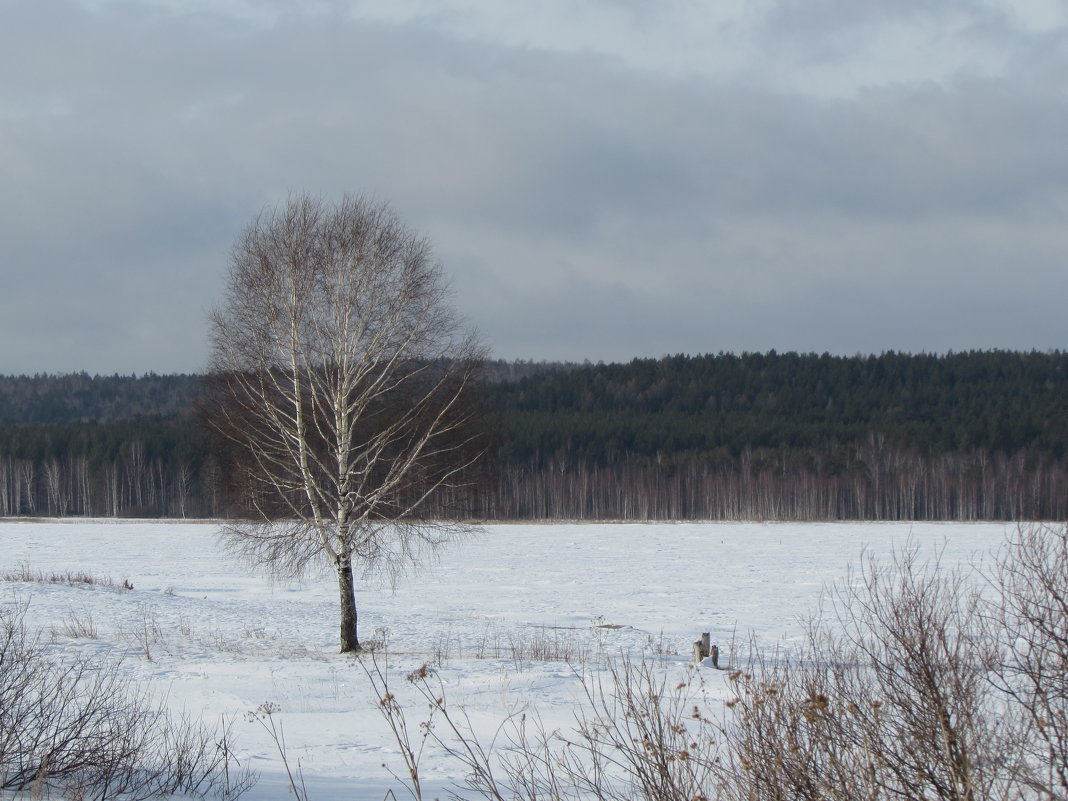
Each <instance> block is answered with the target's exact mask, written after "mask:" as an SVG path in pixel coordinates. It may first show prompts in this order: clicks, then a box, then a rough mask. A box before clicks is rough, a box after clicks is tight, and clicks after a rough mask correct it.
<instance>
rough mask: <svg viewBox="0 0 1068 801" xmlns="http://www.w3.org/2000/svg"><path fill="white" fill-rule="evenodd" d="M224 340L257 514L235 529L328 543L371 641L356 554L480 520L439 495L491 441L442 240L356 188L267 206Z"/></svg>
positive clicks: (220, 361) (346, 624)
mask: <svg viewBox="0 0 1068 801" xmlns="http://www.w3.org/2000/svg"><path fill="white" fill-rule="evenodd" d="M211 339H212V348H213V356H212V364H211V378H210V379H209V385H208V387H209V391H208V393H207V396H208V398H209V400H208V407H207V413H208V418H209V421H210V423H211V424H212V426H213V427H214V428H215V430H216V431H217V432H219V433H220V434H221V435H222V438H223V439H224V440H225V441H226V442H228V443H229V446H230V447H229V453H230V457H231V459H230V467H231V470H232V471H234V473H233V475H232V478H233V480H234V481H236V482H237V483H238V484H239V485H240V488H241V490H242V492H243V494H244V498H245V501H246V508H247V510H248V512H249V513H250V514H249V517H250V518H251V519H250V520H248V521H246V522H242V523H239V524H234V525H231V526H228V527H227V529H226V533H225V537H226V540H227V541H228V543H229V545H230V546H231V547H232V549H233V550H235V551H236V552H237V553H239V554H240V555H242V556H244V557H247V558H249V559H250V560H251V561H253V562H255V563H258V564H260V565H264V566H267V567H268V568H270V569H271V570H272V571H274V572H275V573H277V574H282V575H297V574H300V573H301V572H303V571H304V570H305V569H306V568H307V567H308V566H309V565H311V564H312V563H314V562H315V561H317V560H321V559H323V558H324V557H325V559H327V560H328V561H329V563H330V564H331V565H332V566H333V569H334V570H335V571H336V573H337V577H338V586H339V593H340V603H341V650H342V651H343V652H345V651H358V650H360V643H359V639H358V637H357V614H356V602H355V590H354V580H353V563H354V562H355V563H357V564H358V565H359V566H360V567H362V568H365V569H367V568H377V567H383V568H386V569H393V568H395V567H397V566H398V565H403V564H405V563H411V562H412V561H414V560H417V559H419V558H420V557H421V556H422V555H423V554H424V553H425V550H426V548H428V547H429V548H434V547H436V546H438V545H439V544H441V543H442V542H443V541H445V540H446V539H447V538H448V537H449V536H450V535H453V534H455V533H457V532H458V531H461V530H464V527H463V526H462V525H460V524H458V523H446V522H442V521H441V520H440V519H439V520H437V521H433V520H430V519H428V517H427V515H426V513H425V512H426V509H427V501H428V499H430V498H431V497H436V498H438V499H440V498H443V497H444V498H453V497H455V496H456V495H457V493H458V492H460V491H461V490H462V489H463V487H465V486H466V485H467V484H468V483H469V479H468V478H467V475H468V473H469V470H470V468H471V467H472V466H473V465H474V463H475V462H476V461H477V459H478V457H479V455H480V453H481V450H482V448H481V447H480V445H479V439H480V438H479V434H478V426H477V425H476V424H477V418H478V414H477V409H476V406H475V405H474V404H473V403H472V397H473V395H472V392H473V385H474V383H475V379H476V373H477V370H478V368H479V366H480V365H481V362H482V359H483V350H482V348H481V346H480V345H479V343H478V341H477V338H476V337H475V335H474V334H473V333H471V332H470V331H469V330H467V329H466V328H465V327H464V325H463V324H462V321H461V320H460V319H459V318H458V316H457V315H456V314H455V313H454V311H453V310H452V308H451V306H450V304H449V302H448V289H447V285H446V282H445V280H444V277H443V273H442V269H441V267H440V265H439V264H438V263H437V262H436V261H435V260H434V258H433V255H432V252H431V248H430V245H429V243H428V242H427V240H426V239H425V238H423V237H420V236H418V235H416V234H415V233H413V232H412V231H411V230H409V229H408V228H407V227H406V226H405V225H403V224H402V223H401V221H400V220H399V219H398V217H397V215H396V214H395V213H394V212H393V211H392V210H391V209H390V208H389V207H388V206H387V205H385V204H382V203H377V202H372V201H369V200H366V199H363V198H353V197H345V198H344V199H342V200H341V201H340V202H339V203H337V204H336V205H329V204H326V203H324V202H323V201H321V200H317V199H313V198H309V197H305V196H301V197H293V198H290V200H289V201H288V202H287V203H286V204H285V205H284V206H282V207H280V208H277V209H271V210H267V211H264V212H263V213H261V214H260V216H259V217H257V218H256V219H255V220H254V221H253V222H252V223H251V224H250V225H249V227H248V228H247V229H246V231H245V232H244V235H243V236H242V237H241V238H240V239H239V241H238V242H237V244H236V246H235V248H234V251H233V254H232V257H231V263H230V272H229V276H228V284H227V292H226V299H225V301H224V303H223V304H222V305H221V307H220V308H218V309H217V310H216V311H215V312H214V313H213V315H212V318H211ZM461 494H462V493H461Z"/></svg>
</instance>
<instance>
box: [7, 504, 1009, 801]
mask: <svg viewBox="0 0 1068 801" xmlns="http://www.w3.org/2000/svg"><path fill="white" fill-rule="evenodd" d="M1009 530H1010V527H1009V526H1007V525H1003V524H874V523H827V524H794V523H789V524H788V523H779V524H775V523H769V524H757V523H747V524H742V523H716V524H630V525H615V524H583V525H575V524H556V525H493V526H489V527H487V528H486V529H485V531H484V532H483V534H482V535H481V536H480V537H478V538H476V539H473V540H470V541H467V542H464V543H461V544H458V545H456V546H454V547H453V548H451V549H450V550H447V551H446V552H445V553H443V554H442V557H441V559H440V561H439V562H438V563H437V564H434V565H431V566H428V567H426V568H424V569H422V570H420V571H418V572H416V573H413V574H410V575H408V576H406V577H404V578H402V580H401V581H400V582H399V583H398V585H397V586H396V588H395V589H392V588H390V587H389V586H383V585H382V584H381V583H376V582H375V580H374V578H373V577H371V578H369V579H368V580H367V581H364V582H363V583H362V584H361V585H360V586H359V588H358V598H357V602H358V604H359V606H360V631H361V637H362V638H364V639H365V640H368V639H375V640H379V641H383V642H384V643H385V651H384V654H385V655H381V654H380V656H379V657H378V658H379V660H380V663H381V664H383V665H384V666H388V675H389V676H390V679H391V687H392V689H394V690H395V691H398V693H397V694H398V696H399V697H400V698H401V699H402V701H403V703H405V704H406V705H408V706H409V707H410V709H411V715H412V718H411V720H412V725H413V726H414V723H415V722H417V721H418V720H421V719H422V714H423V711H424V709H425V704H421V703H420V702H419V701H417V699H416V698H414V697H413V695H412V694H411V692H410V688H407V687H406V686H405V682H404V680H403V677H404V675H405V674H407V673H408V672H409V671H411V670H412V669H414V668H416V667H418V666H419V665H421V664H423V663H425V662H430V663H432V664H433V665H434V666H435V668H436V670H437V675H438V676H439V677H440V679H441V680H442V682H443V683H444V686H445V690H446V693H447V697H448V700H449V703H450V704H452V705H454V706H457V707H458V706H459V705H462V706H463V708H464V710H465V711H466V712H467V713H468V715H469V716H470V718H471V721H472V723H473V725H474V727H475V729H476V733H478V734H479V735H480V736H481V737H483V738H484V739H485V740H486V741H487V742H488V741H489V739H490V738H491V737H492V736H493V733H494V731H495V730H496V728H497V726H498V725H499V724H500V723H501V722H502V721H503V720H504V718H505V716H506V715H508V714H509V713H513V712H517V711H524V710H536V711H537V713H538V714H539V715H540V717H541V719H542V720H543V721H544V723H545V724H546V725H547V726H549V727H550V728H553V727H568V726H569V725H570V724H571V723H572V722H573V720H574V713H575V703H576V700H577V698H578V694H579V692H580V690H581V688H580V684H579V680H578V678H577V677H576V673H575V669H576V668H577V669H580V670H587V671H590V670H596V669H598V666H599V665H602V664H603V662H604V660H605V659H607V658H613V657H614V656H615V655H617V654H619V653H620V652H621V651H627V652H630V653H631V654H634V655H640V654H642V653H644V654H647V655H650V656H653V657H654V658H656V659H657V660H659V662H660V664H662V665H663V669H664V670H668V671H672V670H677V671H679V672H680V673H681V672H682V671H683V670H685V666H686V665H687V663H688V662H689V661H690V652H691V643H692V642H693V640H694V639H695V638H696V637H697V636H698V635H699V634H700V632H702V631H710V632H711V633H712V640H713V642H717V643H719V645H720V647H721V649H722V650H723V652H724V657H723V658H722V659H721V662H726V661H728V660H730V654H729V653H728V651H729V649H730V643H731V641H732V639H734V640H737V641H744V640H747V639H748V637H749V635H750V634H752V635H753V636H755V638H756V639H757V640H758V641H760V642H763V643H767V644H774V643H776V642H786V643H789V642H790V641H791V640H796V638H797V637H799V635H800V631H801V626H800V624H799V617H800V616H801V615H804V614H805V613H806V612H809V611H811V610H814V609H815V607H816V605H817V603H818V601H819V599H820V597H821V595H822V594H823V591H824V589H825V587H826V586H827V585H828V584H829V583H832V582H835V581H840V580H841V579H843V577H844V576H845V574H846V570H847V567H848V566H849V564H850V563H853V564H856V563H857V561H858V557H859V556H860V554H861V553H862V551H863V550H865V549H867V550H868V551H869V552H871V553H873V554H876V555H880V554H886V553H888V552H889V551H890V549H891V548H893V547H895V546H902V545H904V544H905V543H906V542H908V541H911V542H912V543H914V544H915V545H916V546H917V547H920V548H921V549H922V550H923V551H924V552H925V553H927V554H931V555H933V554H934V553H936V551H939V550H941V551H942V553H943V557H942V558H943V563H944V564H950V565H951V564H956V563H959V562H976V561H978V560H980V559H983V558H985V557H989V555H990V554H991V553H992V552H993V551H995V550H996V549H997V548H998V546H999V545H1000V544H1001V542H1002V541H1003V540H1004V538H1005V536H1006V533H1007V532H1008V531H1009ZM217 531H218V526H217V525H214V524H208V523H170V522H158V523H157V522H153V523H144V522H124V521H114V520H107V521H84V520H69V521H68V520H63V521H46V522H29V521H16V522H0V573H11V572H15V573H18V572H22V571H24V570H25V571H28V572H31V573H36V572H38V571H39V572H42V573H45V574H49V573H65V572H67V571H77V572H83V573H87V574H90V575H93V576H96V577H110V578H111V579H112V581H113V586H110V587H109V586H106V585H103V584H97V585H93V586H90V585H87V584H80V583H75V584H67V583H39V582H23V581H4V582H0V603H2V604H4V605H9V604H12V603H16V602H19V601H22V602H26V603H28V611H27V621H28V622H29V623H30V624H31V625H33V626H36V627H40V628H42V629H43V630H44V631H45V632H46V636H47V637H48V638H49V639H51V640H52V642H53V644H52V645H51V646H50V647H55V648H57V649H70V650H83V649H100V650H105V649H116V650H117V651H119V652H124V653H126V654H127V657H126V659H125V662H124V668H123V669H124V670H127V671H128V672H129V674H130V676H131V679H132V680H134V679H135V680H139V681H144V682H148V683H150V684H151V685H152V686H154V687H156V688H158V690H159V692H161V693H166V694H168V697H169V699H170V702H171V703H172V704H173V705H174V706H176V707H181V708H184V709H186V710H188V711H190V712H192V713H195V714H198V715H202V716H204V717H205V718H207V719H209V720H214V719H216V718H217V717H218V716H220V715H228V716H232V717H234V718H235V719H236V722H235V737H236V740H237V745H238V748H239V758H240V759H241V760H242V762H243V764H250V765H252V766H253V767H254V768H255V769H256V770H257V771H259V773H260V775H261V779H260V783H259V784H258V785H257V786H256V788H254V789H253V790H252V791H251V793H250V794H249V795H248V796H246V797H247V798H254V799H284V798H287V797H291V796H290V794H289V793H288V789H287V784H286V781H285V779H284V776H283V774H282V766H281V762H280V759H279V756H278V753H277V750H276V748H275V746H274V744H273V743H272V742H271V739H270V737H269V736H268V735H267V733H266V732H265V731H264V730H263V728H262V727H261V726H259V725H258V724H256V723H254V722H251V721H248V720H246V719H245V715H246V713H248V712H250V711H252V710H254V709H255V708H256V707H258V706H259V705H260V704H262V703H264V702H272V703H273V704H275V705H277V708H278V710H279V711H278V712H277V713H276V714H275V715H274V718H275V720H276V721H278V722H279V723H280V724H281V726H282V727H283V729H284V732H285V737H286V741H287V744H288V752H289V755H290V759H291V761H293V762H294V763H295V762H296V761H297V760H299V762H300V765H301V768H302V770H303V772H304V775H305V778H306V780H307V785H308V788H309V792H310V795H311V797H312V798H315V799H319V800H320V801H335V800H340V799H352V800H353V801H357V800H359V801H363V800H365V799H374V801H380V800H381V799H383V797H384V796H385V795H386V791H387V789H389V788H390V787H392V788H394V791H395V792H396V793H397V797H398V798H401V797H404V796H403V795H402V793H401V788H400V785H399V784H398V783H397V782H396V781H393V780H392V779H391V778H390V775H389V772H388V770H387V768H386V767H383V763H384V764H385V765H386V766H388V768H389V769H392V770H394V771H396V772H398V773H402V772H403V771H404V766H403V762H402V761H401V759H400V757H399V755H398V750H397V747H396V744H395V743H394V742H393V741H392V739H391V737H390V736H389V734H388V731H387V729H386V726H385V723H384V721H383V720H382V718H381V715H380V714H379V712H378V710H377V708H376V700H377V699H376V698H375V696H374V694H373V692H372V691H371V688H370V686H369V682H368V679H367V677H366V675H365V673H364V670H363V669H362V668H361V667H360V664H359V662H358V661H357V660H355V659H353V658H351V657H345V656H342V655H340V654H338V653H337V650H338V645H337V641H338V635H337V626H338V621H337V587H336V582H335V581H334V579H333V578H331V577H330V576H325V577H323V578H320V579H313V580H308V581H306V582H305V583H303V584H301V585H289V584H286V585H280V584H272V583H271V582H269V581H268V580H266V579H264V578H261V577H259V576H258V575H257V574H255V573H253V572H251V571H250V570H248V569H247V568H245V567H243V566H242V565H240V564H236V563H235V562H233V561H232V560H230V559H229V558H228V557H227V556H225V555H224V554H223V553H222V552H221V551H220V549H219V547H218V545H217V541H216V535H217ZM124 580H125V581H128V582H129V583H131V584H132V585H133V589H132V590H123V589H121V585H122V583H123V581H124ZM79 629H80V630H81V631H80V633H81V634H82V635H84V634H86V633H87V632H88V631H90V630H92V629H95V633H96V637H95V638H91V637H87V636H76V637H72V636H70V635H71V634H72V633H74V634H77V633H79ZM146 632H148V634H147V635H146ZM146 644H147V645H148V650H149V653H150V656H151V659H149V658H147V656H148V655H146V653H145V645H146ZM537 646H540V647H542V648H547V649H548V650H550V651H555V652H557V653H558V655H559V656H561V657H566V656H570V660H571V662H572V665H569V664H568V662H567V661H557V660H550V661H533V660H530V659H528V658H526V654H527V653H528V652H529V651H530V649H531V648H532V647H537ZM702 670H704V671H707V674H708V675H707V681H706V687H707V690H708V692H709V693H710V695H711V696H712V698H713V700H714V699H715V698H716V697H717V695H718V694H720V693H721V692H722V685H723V681H724V679H723V675H724V674H723V673H721V672H718V671H714V670H712V669H711V668H703V669H702ZM422 770H423V773H424V777H425V778H424V781H425V782H426V783H427V784H429V785H430V786H431V787H432V788H438V789H439V794H440V795H441V796H442V797H445V795H446V793H447V788H448V787H449V786H450V784H451V782H453V781H456V780H459V779H460V778H461V773H462V771H461V768H460V767H459V766H458V765H456V764H454V763H452V762H451V761H449V760H448V759H446V758H445V756H444V755H443V754H440V753H437V752H434V751H431V752H429V753H427V754H426V756H425V757H424V759H423V762H422ZM431 797H432V795H431Z"/></svg>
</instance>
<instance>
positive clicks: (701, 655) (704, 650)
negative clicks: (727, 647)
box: [693, 631, 719, 668]
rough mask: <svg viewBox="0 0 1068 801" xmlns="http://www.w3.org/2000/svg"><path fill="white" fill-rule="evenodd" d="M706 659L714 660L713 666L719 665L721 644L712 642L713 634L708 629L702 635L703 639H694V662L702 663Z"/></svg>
mask: <svg viewBox="0 0 1068 801" xmlns="http://www.w3.org/2000/svg"><path fill="white" fill-rule="evenodd" d="M705 659H711V660H712V667H714V668H718V667H719V646H718V645H713V644H712V634H711V632H708V631H706V632H704V633H703V634H702V635H701V639H699V640H694V643H693V661H694V663H695V664H698V665H700V664H701V662H702V661H704V660H705Z"/></svg>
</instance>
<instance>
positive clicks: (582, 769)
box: [368, 527, 1068, 801]
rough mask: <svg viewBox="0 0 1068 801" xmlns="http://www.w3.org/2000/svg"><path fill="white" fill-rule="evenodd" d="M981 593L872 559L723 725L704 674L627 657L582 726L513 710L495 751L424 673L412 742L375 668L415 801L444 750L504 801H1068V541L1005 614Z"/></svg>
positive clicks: (1042, 560)
mask: <svg viewBox="0 0 1068 801" xmlns="http://www.w3.org/2000/svg"><path fill="white" fill-rule="evenodd" d="M975 578H976V577H975V576H974V575H968V574H966V573H964V572H962V571H960V570H949V569H946V568H944V567H942V566H941V565H940V564H939V562H938V560H937V559H936V560H934V561H933V562H921V561H919V560H918V558H917V554H916V551H915V550H914V549H910V548H906V549H905V550H903V551H899V552H897V553H896V554H895V555H894V556H893V557H892V558H891V559H890V560H889V561H887V562H878V561H876V560H873V559H870V558H868V559H865V560H864V561H863V563H862V566H861V568H860V569H859V570H858V571H857V572H855V573H853V574H851V575H850V576H849V577H848V579H847V581H846V582H844V583H843V584H842V585H841V586H839V587H838V588H837V589H836V590H835V591H834V592H833V593H832V595H831V599H830V604H829V608H830V613H829V614H827V615H824V616H822V617H817V618H815V619H814V620H813V621H812V622H811V623H810V625H809V631H808V637H807V638H806V641H805V643H804V645H803V646H801V647H799V648H797V649H794V650H792V651H790V652H788V653H787V652H783V651H778V650H774V651H770V652H769V651H760V650H758V649H755V648H753V649H751V656H750V659H749V662H748V665H747V667H746V668H745V669H744V670H735V671H733V672H731V673H729V674H727V681H728V693H729V696H728V699H727V702H726V709H725V710H724V711H723V713H722V714H718V713H715V714H713V713H710V712H708V711H707V705H706V704H704V703H703V702H702V699H703V693H702V684H701V676H702V672H701V671H700V669H699V668H691V669H690V671H691V672H690V673H689V674H688V678H686V679H685V680H683V681H681V682H678V683H675V684H672V683H670V682H669V681H668V680H667V679H666V678H665V676H666V674H665V672H664V671H663V670H659V671H658V670H657V669H656V668H655V667H654V663H653V662H650V661H645V660H643V661H632V660H630V659H628V658H626V657H624V658H623V659H622V660H620V661H619V662H616V663H613V664H611V665H610V666H609V669H608V672H607V673H601V674H596V675H589V674H588V675H585V676H582V677H581V681H582V687H583V688H584V691H585V704H584V705H583V706H582V709H581V710H580V711H579V712H578V713H577V723H576V726H575V727H574V728H573V730H571V731H569V732H560V731H551V730H548V729H546V728H545V727H544V726H543V725H541V723H540V721H538V719H537V718H536V717H531V716H528V715H526V714H517V715H513V716H511V717H509V718H508V719H507V720H506V721H505V723H504V724H503V725H502V727H501V728H500V730H499V731H498V734H497V736H496V737H495V738H494V739H493V740H492V741H491V742H489V743H484V742H479V740H478V738H477V737H475V736H474V732H473V729H472V726H471V724H470V721H469V720H468V719H467V717H466V714H465V713H464V711H463V710H462V709H458V708H455V707H453V706H450V705H449V704H448V703H447V701H446V698H445V690H444V686H443V684H442V683H441V681H440V680H439V679H438V678H437V677H435V675H434V674H433V672H432V671H431V670H429V668H427V667H425V666H424V668H422V669H420V670H418V671H415V672H413V673H412V674H411V675H409V677H408V680H409V681H410V682H411V683H412V684H413V685H414V686H415V688H416V689H417V691H418V693H419V695H420V696H421V697H422V699H423V700H424V701H425V703H426V705H427V716H426V718H425V720H424V721H423V722H422V723H421V724H420V727H419V729H418V731H419V735H418V737H419V740H418V741H416V740H415V738H413V737H412V735H411V734H410V732H409V728H408V725H407V723H406V722H405V721H404V715H405V711H404V710H403V709H402V708H401V706H400V704H399V703H398V701H397V699H396V697H395V696H394V695H393V693H392V691H391V690H390V688H389V686H388V683H387V681H386V679H385V676H384V675H383V674H382V672H381V671H379V670H378V667H377V665H375V666H374V668H373V669H368V671H369V676H370V677H371V681H372V685H373V687H374V688H375V691H376V694H377V695H378V696H379V698H380V704H379V706H380V710H381V711H382V714H383V715H384V717H385V718H386V720H387V722H389V724H390V727H391V729H392V731H393V733H394V736H395V737H396V738H397V740H398V743H399V744H400V745H401V751H402V754H403V755H404V758H405V763H406V769H407V770H406V773H407V776H408V778H407V780H406V781H407V783H408V785H409V789H410V790H411V791H412V793H413V795H414V796H415V797H416V798H417V799H418V798H420V797H421V795H420V792H421V791H420V782H419V777H418V767H419V766H418V762H419V755H420V754H421V753H422V750H423V745H424V742H425V741H426V740H427V739H429V740H431V741H432V742H434V743H436V744H437V745H438V746H439V747H440V748H442V749H444V750H445V751H446V752H447V753H448V754H450V755H452V756H453V757H454V758H455V759H456V760H458V761H459V763H460V764H461V765H462V766H463V768H464V769H465V774H466V779H465V781H464V783H463V789H464V790H466V791H467V792H469V793H470V792H474V793H475V794H477V795H478V796H479V797H482V798H487V799H494V800H496V801H504V799H524V800H525V801H538V800H539V799H550V800H552V801H572V800H574V801H578V799H587V798H594V799H607V800H611V801H614V800H616V799H619V801H622V799H628V800H637V799H642V800H643V801H700V800H702V799H713V798H715V799H718V800H719V801H786V800H787V799H790V800H791V801H854V799H864V800H865V801H883V800H884V799H885V800H887V801H889V800H890V799H922V801H1010V799H1012V800H1013V801H1028V800H1030V799H1035V801H1065V799H1066V798H1068V793H1066V790H1068V784H1066V771H1068V763H1066V759H1065V756H1066V747H1068V725H1066V724H1068V719H1066V699H1068V673H1066V666H1068V532H1066V531H1065V530H1064V529H1054V528H1050V527H1030V528H1022V529H1020V531H1019V533H1018V535H1017V537H1016V538H1015V539H1014V540H1013V541H1012V542H1011V543H1010V544H1009V546H1008V547H1007V549H1006V551H1005V552H1004V554H1003V555H1002V558H1001V559H1000V560H999V562H998V564H997V569H996V571H995V575H994V577H993V578H994V581H993V587H994V589H995V590H997V592H996V596H997V597H996V598H995V599H994V600H993V601H991V600H990V599H989V598H987V599H984V598H983V597H981V595H980V594H979V592H978V589H981V588H980V587H979V586H978V584H977V583H976V582H975V581H974V579H975ZM991 610H993V611H994V612H996V614H993V615H992V614H990V611H991ZM715 675H721V674H715Z"/></svg>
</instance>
